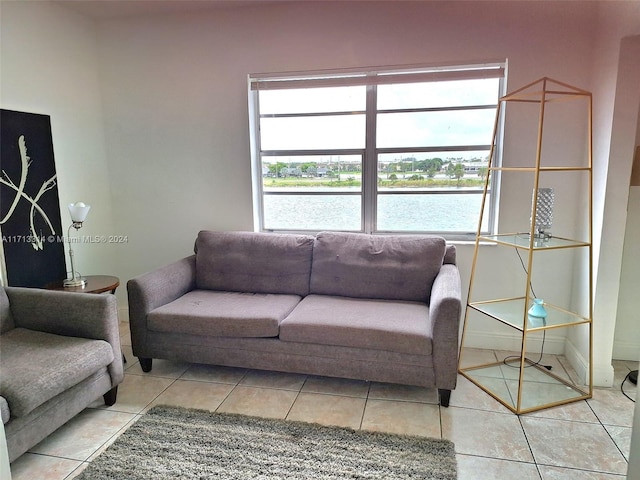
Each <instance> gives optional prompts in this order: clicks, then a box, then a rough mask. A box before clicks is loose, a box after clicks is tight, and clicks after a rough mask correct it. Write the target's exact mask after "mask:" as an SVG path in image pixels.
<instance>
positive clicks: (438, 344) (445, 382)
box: [429, 264, 462, 390]
mask: <svg viewBox="0 0 640 480" xmlns="http://www.w3.org/2000/svg"><path fill="white" fill-rule="evenodd" d="M461 312H462V294H461V285H460V272H459V270H458V267H457V266H456V265H454V264H445V265H442V268H441V269H440V273H439V274H438V276H437V277H436V279H435V281H434V283H433V287H432V289H431V302H430V304H429V318H430V320H431V328H432V332H431V333H432V337H431V338H432V339H433V357H434V368H435V374H436V385H437V386H438V388H439V389H447V390H452V389H454V388H455V386H456V380H457V376H458V333H459V326H460V314H461Z"/></svg>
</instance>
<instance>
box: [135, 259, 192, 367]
mask: <svg viewBox="0 0 640 480" xmlns="http://www.w3.org/2000/svg"><path fill="white" fill-rule="evenodd" d="M195 286H196V256H195V255H191V256H189V257H185V258H183V259H180V260H178V261H176V262H173V263H171V264H169V265H165V266H164V267H160V268H158V269H156V270H153V271H151V272H148V273H145V274H142V275H140V276H138V277H136V278H132V279H131V280H129V281H128V282H127V293H128V297H129V326H130V328H131V342H132V346H133V351H134V354H135V355H136V356H138V357H140V356H145V353H144V344H145V341H144V340H145V337H146V334H147V314H149V312H151V311H152V310H154V309H156V308H158V307H160V306H162V305H165V304H167V303H169V302H172V301H174V300H176V299H177V298H180V297H181V296H182V295H184V294H185V293H187V292H189V291H191V290H193V289H194V288H195Z"/></svg>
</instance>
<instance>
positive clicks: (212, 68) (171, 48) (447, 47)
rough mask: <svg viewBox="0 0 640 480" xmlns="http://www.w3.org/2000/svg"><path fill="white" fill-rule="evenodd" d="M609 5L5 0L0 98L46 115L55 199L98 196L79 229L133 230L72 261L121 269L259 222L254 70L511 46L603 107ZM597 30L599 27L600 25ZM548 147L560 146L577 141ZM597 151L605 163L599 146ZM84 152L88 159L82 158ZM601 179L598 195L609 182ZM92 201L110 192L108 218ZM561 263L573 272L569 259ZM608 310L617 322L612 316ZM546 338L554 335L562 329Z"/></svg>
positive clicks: (127, 272)
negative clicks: (69, 6)
mask: <svg viewBox="0 0 640 480" xmlns="http://www.w3.org/2000/svg"><path fill="white" fill-rule="evenodd" d="M629 3H630V4H631V2H629ZM604 5H605V6H600V5H599V4H597V3H595V2H584V3H580V4H579V6H578V5H577V4H576V2H500V1H497V2H409V3H404V2H397V1H394V2H371V3H367V2H319V3H316V2H285V3H284V4H269V5H264V6H254V7H243V8H229V9H218V10H216V11H213V12H199V13H198V14H197V15H196V14H193V15H188V14H185V15H175V14H174V15H171V16H160V15H158V16H147V17H143V18H122V19H112V20H105V21H102V22H99V23H97V24H95V25H94V24H93V23H92V22H90V21H88V20H86V19H82V18H80V17H78V16H77V15H75V14H73V13H70V12H68V11H67V10H66V9H65V7H63V6H59V5H51V4H49V3H42V2H3V3H2V52H1V53H2V77H1V79H2V91H1V93H2V95H1V97H0V100H1V101H2V107H3V108H15V109H21V110H27V111H29V110H30V109H36V110H35V111H39V112H40V113H48V114H51V115H52V121H53V122H54V147H55V148H56V158H57V166H58V172H59V175H60V176H63V175H64V177H65V178H67V180H66V182H63V181H62V179H61V185H60V188H61V203H63V204H64V203H67V202H68V201H74V200H76V199H80V198H81V197H82V198H81V199H83V200H85V201H89V202H90V203H92V204H93V205H94V210H92V213H91V215H92V216H91V217H90V221H88V222H87V223H86V224H85V225H86V227H85V228H87V233H89V228H90V226H91V228H95V229H96V230H97V231H96V230H93V231H92V232H91V233H94V234H95V233H112V234H120V235H127V236H128V239H129V241H128V243H126V244H121V245H117V246H111V247H109V246H100V247H99V248H98V247H96V246H94V245H91V246H89V247H90V249H91V250H90V252H86V250H89V247H87V248H85V249H84V250H85V251H84V252H81V251H78V258H79V262H80V263H82V262H85V263H84V265H89V266H90V267H91V270H92V271H90V272H88V273H112V274H115V275H118V276H120V278H121V279H122V280H123V281H126V280H127V279H128V278H131V277H133V276H135V275H138V274H140V273H142V272H144V271H147V270H150V269H152V268H155V267H157V266H159V265H162V264H164V263H167V262H169V261H172V260H174V259H177V258H179V257H181V256H183V255H188V254H189V253H190V252H191V251H192V248H193V241H194V239H195V236H196V233H197V231H198V230H200V229H225V230H228V229H245V230H250V229H252V226H253V219H252V210H251V208H252V207H251V205H252V203H251V178H250V155H249V138H248V114H247V89H246V77H247V74H248V73H256V72H277V71H290V70H307V69H310V70H317V69H322V68H339V67H361V66H369V65H374V66H379V65H399V64H413V63H422V64H424V63H428V64H438V63H443V62H446V63H451V62H461V63H467V62H477V61H483V60H496V59H505V58H508V60H509V89H510V90H511V89H514V88H516V87H519V86H521V85H523V84H524V83H527V82H530V81H533V80H535V79H537V78H539V77H542V76H549V77H552V78H557V79H559V80H561V81H564V82H567V83H570V84H573V85H576V86H578V87H583V88H586V89H593V90H594V105H595V106H596V108H604V109H605V110H607V111H608V110H612V108H613V98H614V97H613V96H612V94H611V93H610V89H609V88H608V87H610V86H611V85H615V82H616V78H617V56H618V51H619V46H620V36H622V35H623V34H625V31H624V30H620V31H619V30H617V29H613V30H611V31H609V30H608V29H606V28H604V27H602V26H600V24H599V23H600V22H601V17H602V16H603V15H602V11H603V10H606V12H611V13H607V15H604V17H606V18H607V19H609V18H613V19H614V20H616V19H618V16H619V15H617V12H618V10H620V9H621V10H623V13H622V15H624V16H625V17H626V16H627V15H628V14H633V13H634V11H633V10H631V8H634V7H635V5H631V7H625V8H622V7H621V6H620V5H618V4H617V2H616V3H614V2H605V3H604ZM631 18H632V19H633V17H632V16H631ZM625 21H626V22H627V23H629V20H628V19H627V18H625ZM610 24H613V25H614V26H616V23H615V21H613V20H608V21H607V25H610ZM603 30H606V31H607V32H608V33H606V34H600V36H599V37H598V36H597V35H596V34H594V32H598V31H603ZM600 38H605V39H606V41H605V42H600V41H599V39H600ZM96 44H97V49H96ZM27 58H29V59H33V58H35V59H37V61H36V62H35V64H37V65H45V66H47V69H46V70H47V75H46V76H43V75H40V76H33V75H30V73H31V72H32V66H33V64H34V63H33V62H27V61H26V59H27ZM608 58H614V60H611V61H608V60H605V59H608ZM595 63H598V65H597V67H598V68H594V64H595ZM602 67H606V68H604V69H603V68H602ZM24 79H27V80H26V81H25V80H24ZM612 82H613V83H612ZM98 84H99V85H100V90H99V91H98ZM61 94H62V95H61ZM100 97H102V98H101V100H102V104H100ZM101 105H102V107H101ZM101 108H102V111H101ZM607 115H608V113H607V114H605V115H603V116H602V118H601V119H599V123H598V127H599V136H600V137H601V138H604V139H605V140H606V138H607V137H609V136H610V132H611V122H609V121H608V118H609V117H607ZM612 115H613V114H612V113H611V115H610V117H612ZM102 127H104V130H101V128H102ZM523 128H524V127H522V126H521V125H520V124H519V123H518V122H515V121H514V122H509V123H508V124H507V132H506V134H507V145H506V148H507V149H508V150H510V151H514V152H515V151H517V150H518V149H519V148H520V144H519V143H518V139H519V138H522V136H523V135H525V134H526V133H527V132H524V131H523V130H522V129H523ZM103 131H104V136H105V137H104V139H103V137H102V134H103ZM527 131H528V130H527ZM566 134H567V137H568V138H569V137H570V138H572V144H573V142H574V141H575V142H580V139H581V135H583V134H584V132H583V130H582V129H580V128H579V126H575V125H567V126H566ZM574 139H575V140H574ZM602 143H606V141H603V142H602ZM557 148H558V155H564V154H566V153H568V151H569V150H568V149H570V148H571V146H570V144H569V143H566V144H564V145H563V144H562V143H560V144H559V145H558V146H557ZM598 151H599V152H602V155H601V156H600V162H601V163H600V165H601V166H602V167H601V169H602V170H603V172H604V174H605V175H606V174H607V168H606V167H607V163H606V159H607V158H608V157H607V155H608V151H609V149H608V146H606V145H605V146H604V147H602V148H600V149H599V150H598ZM89 155H91V157H90V160H89V161H88V163H86V164H84V163H83V162H86V161H87V158H88V157H89ZM602 162H604V163H602ZM80 165H83V166H84V167H85V168H87V165H88V170H82V171H81V172H80V173H76V172H75V170H76V167H78V166H80ZM612 168H613V171H615V169H616V166H615V165H613V166H612ZM70 178H73V179H74V180H75V179H78V180H77V181H70V180H69V179H70ZM107 178H108V181H106V179H107ZM96 179H99V181H96ZM103 180H104V183H103ZM521 190H522V189H521V188H520V186H519V185H518V184H517V183H510V184H505V186H504V190H503V198H502V201H501V227H504V228H512V227H514V228H516V227H517V226H518V225H522V223H523V222H524V223H525V226H526V225H527V224H528V213H527V214H524V215H523V213H522V212H523V211H524V212H527V211H528V210H529V209H530V195H521V193H520V191H521ZM565 193H566V198H565V200H564V201H563V202H559V204H557V206H556V212H555V215H554V216H555V217H556V218H559V219H567V221H565V222H564V223H565V224H567V225H568V224H569V223H570V222H569V220H570V219H571V218H572V217H573V216H574V212H575V209H576V206H578V205H580V202H581V196H580V195H579V193H580V192H578V191H576V190H575V187H573V189H572V190H569V191H568V192H565ZM597 194H598V195H600V196H601V197H602V198H604V195H605V187H604V186H602V187H598V190H597ZM603 203H604V200H602V201H601V202H600V205H599V207H600V209H601V211H604V205H603ZM98 207H100V208H105V209H107V210H108V209H109V207H110V208H111V209H112V211H113V212H114V214H113V218H112V216H111V210H108V211H104V212H98V211H96V209H97V208H98ZM600 213H601V212H600ZM102 214H104V215H102ZM600 218H602V215H601V214H600ZM523 219H524V220H523ZM92 222H93V223H92ZM578 226H579V225H578ZM578 226H576V227H578ZM78 250H82V249H78ZM458 252H459V254H458V263H459V265H460V268H461V273H462V277H463V288H464V289H466V286H467V284H468V280H469V269H470V265H471V261H472V256H473V248H472V247H471V246H469V245H461V246H459V248H458ZM103 253H104V254H103ZM509 255H511V253H510V254H509ZM488 256H489V257H490V258H492V260H495V262H496V264H498V263H499V262H503V261H511V260H512V259H511V257H510V258H509V259H505V258H503V255H502V254H501V253H499V252H498V249H492V248H489V249H488ZM563 261H565V260H563ZM85 269H86V268H85ZM566 270H567V272H571V271H572V268H571V265H570V262H569V264H567V269H566ZM496 271H497V270H496ZM513 275H515V273H513V272H512V273H510V274H497V273H494V274H493V275H491V276H487V277H485V278H482V279H480V280H479V283H480V285H481V291H482V290H484V292H487V294H490V292H492V291H493V290H494V289H496V288H497V289H500V288H505V289H506V288H509V286H510V284H511V283H512V280H513V278H512V276H513ZM571 281H572V278H571V274H570V273H565V274H564V275H562V276H561V277H559V278H557V279H551V281H549V283H548V286H549V288H550V289H553V290H554V291H556V292H557V295H559V296H570V295H571V294H572V291H571ZM122 291H123V289H121V292H120V298H121V299H122V295H123V293H122ZM601 322H602V324H603V328H604V329H605V330H607V331H610V332H611V333H610V335H611V337H612V336H613V328H614V327H613V325H614V319H610V318H606V319H603V320H601ZM474 334H475V341H476V342H477V345H478V346H491V345H489V343H491V341H493V340H495V338H496V335H495V332H494V331H493V330H492V329H491V327H490V326H487V328H484V326H483V327H482V328H480V329H478V330H476V331H475V332H474ZM506 340H507V343H508V341H510V339H508V338H507V339H506ZM511 340H512V339H511ZM550 342H551V343H552V344H556V345H557V348H560V349H561V348H562V345H563V341H562V339H561V338H556V339H553V338H551V339H550ZM609 360H610V356H609V358H608V359H605V360H603V361H604V362H605V363H606V362H607V361H609ZM609 363H610V362H609Z"/></svg>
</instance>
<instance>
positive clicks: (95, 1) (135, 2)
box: [49, 0, 294, 20]
mask: <svg viewBox="0 0 640 480" xmlns="http://www.w3.org/2000/svg"><path fill="white" fill-rule="evenodd" d="M49 1H51V2H53V3H57V4H59V5H64V6H66V7H68V8H70V9H72V10H75V11H76V12H78V13H81V14H82V15H85V16H87V17H89V18H93V19H95V20H107V19H113V18H122V17H136V16H149V15H162V14H172V13H193V12H201V11H211V10H216V9H222V8H240V7H249V6H255V5H265V4H275V3H282V2H286V1H294V0H49Z"/></svg>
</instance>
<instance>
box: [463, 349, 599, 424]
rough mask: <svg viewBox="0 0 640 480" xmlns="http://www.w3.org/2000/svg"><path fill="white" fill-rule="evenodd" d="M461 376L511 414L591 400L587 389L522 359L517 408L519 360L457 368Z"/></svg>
mask: <svg viewBox="0 0 640 480" xmlns="http://www.w3.org/2000/svg"><path fill="white" fill-rule="evenodd" d="M460 373H462V375H464V376H465V377H466V378H467V379H469V380H470V381H471V382H473V383H475V384H476V385H477V386H478V387H480V388H481V389H483V390H484V391H485V392H487V393H488V394H489V395H491V396H492V397H494V398H495V399H496V400H498V401H499V402H500V403H502V404H503V405H504V406H506V407H507V408H509V409H510V410H512V411H513V412H514V413H527V412H530V411H535V410H539V409H540V408H547V407H551V406H556V405H562V404H565V403H570V402H575V401H576V400H582V399H586V398H590V397H591V395H590V393H589V391H588V390H589V389H588V387H581V386H578V385H575V384H574V383H573V382H572V381H571V380H570V379H569V378H567V379H563V378H560V377H559V376H556V375H554V374H553V373H551V372H550V371H548V370H547V369H546V368H544V367H541V366H539V365H537V364H535V363H534V362H532V361H531V360H529V359H526V358H525V366H524V368H523V369H522V388H521V394H520V405H518V387H519V379H520V359H519V358H517V359H515V360H510V361H508V362H498V363H493V364H489V365H481V366H478V367H469V368H462V369H460Z"/></svg>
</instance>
